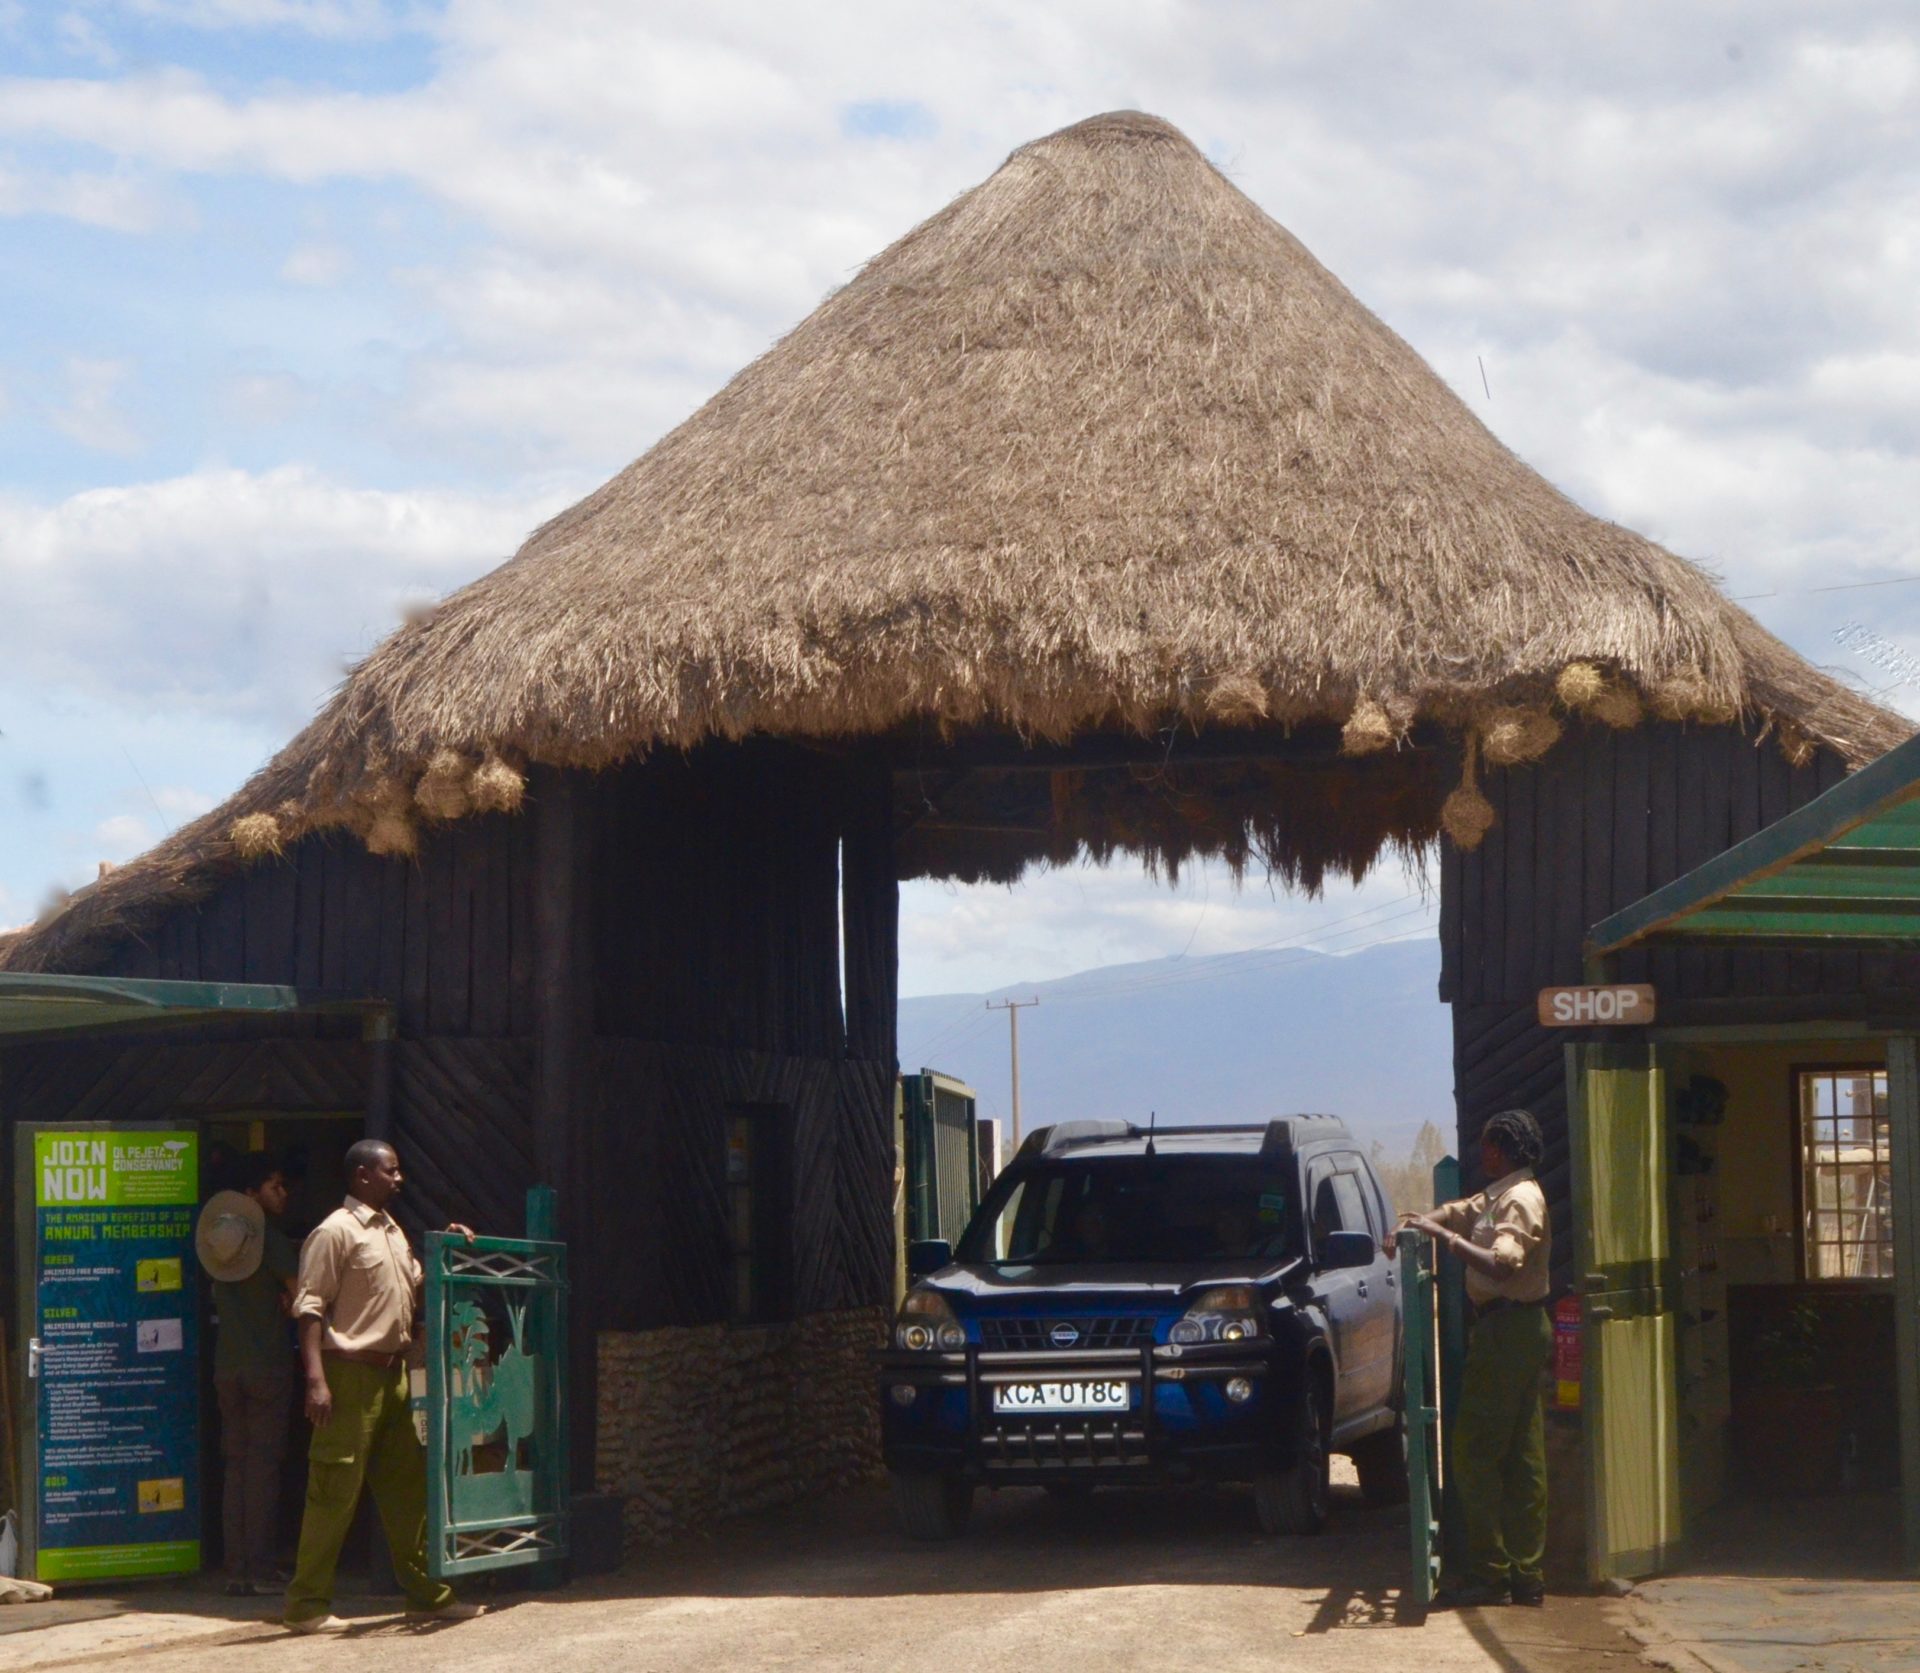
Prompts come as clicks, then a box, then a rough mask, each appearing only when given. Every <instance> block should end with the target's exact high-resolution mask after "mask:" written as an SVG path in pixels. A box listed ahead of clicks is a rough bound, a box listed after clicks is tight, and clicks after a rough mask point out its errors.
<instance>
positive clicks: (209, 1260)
mask: <svg viewBox="0 0 1920 1673" xmlns="http://www.w3.org/2000/svg"><path fill="white" fill-rule="evenodd" d="M233 1181H234V1185H235V1187H236V1189H233V1190H228V1191H220V1192H217V1193H216V1194H215V1195H214V1196H213V1197H212V1198H211V1199H210V1200H209V1201H208V1203H207V1206H206V1208H205V1209H204V1210H203V1211H202V1212H201V1215H200V1224H199V1228H198V1230H197V1232H196V1233H195V1244H196V1246H197V1248H198V1250H199V1255H200V1264H201V1265H202V1266H203V1267H204V1268H205V1269H206V1272H207V1276H208V1277H209V1278H211V1279H212V1280H213V1306H214V1316H215V1317H216V1319H217V1320H218V1321H219V1328H218V1331H217V1332H216V1334H215V1337H214V1346H213V1389H214V1394H215V1397H216V1398H217V1399H218V1401H219V1403H220V1457H221V1463H222V1466H223V1468H224V1470H225V1483H224V1486H223V1488H222V1492H221V1507H220V1508H221V1530H222V1533H223V1535H224V1538H225V1549H226V1561H227V1595H228V1596H229V1597H256V1596H258V1595H259V1594H260V1593H261V1592H263V1591H265V1590H266V1589H267V1588H268V1587H270V1586H271V1585H272V1584H273V1581H274V1579H275V1569H276V1559H277V1555H278V1552H277V1549H276V1547H277V1545H278V1541H277V1539H276V1537H275V1535H276V1529H275V1515H274V1506H275V1504H276V1503H277V1502H278V1500H279V1497H280V1460H281V1459H282V1458H283V1457H285V1456H286V1449H287V1419H288V1416H289V1415H290V1413H289V1411H288V1408H289V1406H290V1405H291V1403H292V1400H293V1338H292V1333H291V1332H290V1331H289V1329H288V1327H287V1311H288V1303H289V1301H290V1300H291V1299H292V1293H293V1281H294V1274H295V1272H296V1270H297V1269H298V1264H299V1255H298V1252H297V1251H296V1250H295V1249H294V1247H293V1244H292V1243H291V1242H289V1241H288V1239H287V1236H286V1234H285V1233H284V1232H282V1231H281V1230H280V1228H279V1226H278V1225H276V1224H275V1222H276V1221H277V1220H278V1219H279V1218H280V1216H281V1215H282V1214H284V1213H285V1212H286V1209H287V1181H286V1176H285V1174H284V1173H283V1172H282V1170H281V1167H280V1164H279V1163H278V1162H277V1161H275V1160H274V1158H273V1157H271V1156H269V1155H266V1154H264V1153H260V1154H255V1155H250V1156H246V1157H243V1158H242V1159H241V1161H240V1165H239V1167H238V1169H237V1170H236V1172H235V1173H234V1175H233ZM278 1577H279V1578H280V1579H282V1580H284V1579H285V1578H286V1576H285V1575H284V1574H281V1575H279V1576H278Z"/></svg>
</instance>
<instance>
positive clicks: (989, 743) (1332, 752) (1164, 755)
mask: <svg viewBox="0 0 1920 1673" xmlns="http://www.w3.org/2000/svg"><path fill="white" fill-rule="evenodd" d="M811 747H816V748H827V747H830V746H827V745H813V746H811ZM857 747H858V748H860V749H862V750H873V751H876V752H878V753H879V754H880V755H881V756H882V757H883V758H884V759H885V760H886V761H887V762H888V763H889V764H890V765H891V766H892V768H893V770H894V771H895V772H899V773H907V772H912V771H914V770H916V769H919V770H922V771H929V772H934V771H944V770H950V769H955V768H974V769H978V768H992V769H993V770H995V771H997V772H1009V773H1026V772H1033V773H1040V772H1053V771H1055V770H1056V769H1058V768H1062V767H1068V768H1074V769H1078V770H1080V771H1097V770H1099V769H1101V768H1106V767H1112V768H1123V767H1181V766H1197V765H1201V764H1205V763H1211V762H1232V761H1282V762H1285V761H1299V762H1325V761H1337V760H1340V759H1342V756H1341V753H1340V729H1339V727H1337V726H1332V725H1321V724H1315V725H1308V726H1296V727H1294V728H1293V729H1292V730H1291V731H1289V730H1287V729H1285V728H1282V727H1279V726H1222V727H1216V728H1210V729H1208V730H1206V731H1198V732H1197V731H1195V730H1194V729H1193V728H1192V727H1191V726H1189V725H1187V724H1185V723H1184V722H1183V723H1182V724H1181V725H1180V726H1178V727H1172V728H1169V729H1168V730H1167V731H1165V732H1157V733H1153V734H1150V735H1148V736H1146V737H1141V736H1140V735H1138V734H1137V733H1131V732H1089V733H1085V734H1083V735H1082V736H1080V737H1078V738H1075V739H1073V740H1072V741H1071V742H1069V743H1045V742H1037V741H1029V740H1023V739H1022V738H1020V737H1019V736H1018V735H1017V734H1015V733H1012V732H989V731H978V732H963V733H958V734H956V735H955V736H953V737H950V738H942V737H941V736H940V735H939V734H938V733H937V732H935V731H932V730H931V729H929V730H928V731H927V732H925V733H923V734H918V735H908V734H903V733H888V734H885V735H883V736H881V737H879V738H875V739H863V740H862V741H861V742H860V744H859V745H858V746H857ZM1445 747H1446V738H1445V735H1444V734H1443V733H1442V732H1441V731H1440V730H1439V729H1438V728H1436V727H1433V726H1429V725H1426V724H1425V723H1422V724H1420V725H1417V726H1415V727H1414V728H1413V730H1412V732H1411V733H1410V734H1409V735H1408V738H1407V740H1406V742H1405V743H1403V744H1402V745H1401V746H1400V749H1399V751H1398V753H1400V754H1403V755H1411V754H1415V753H1418V752H1422V751H1432V750H1437V749H1443V748H1445Z"/></svg>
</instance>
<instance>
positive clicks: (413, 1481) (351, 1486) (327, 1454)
mask: <svg viewBox="0 0 1920 1673" xmlns="http://www.w3.org/2000/svg"><path fill="white" fill-rule="evenodd" d="M325 1365H326V1370H327V1387H329V1388H330V1389H332V1390H333V1416H332V1417H331V1418H329V1419H328V1420H327V1421H326V1423H324V1424H322V1425H321V1426H320V1427H319V1428H318V1429H316V1430H314V1432H313V1442H312V1444H311V1445H310V1446H309V1447H308V1448H307V1503H306V1509H305V1511H304V1512H303V1513H302V1515H301V1518H300V1554H299V1555H298V1556H297V1557H296V1558H295V1559H294V1564H293V1582H292V1584H291V1585H289V1586H288V1587H287V1612H286V1618H287V1619H288V1620H289V1621H310V1620H314V1619H316V1618H318V1617H319V1616H321V1615H328V1614H331V1613H332V1612H333V1571H334V1568H335V1566H336V1565H337V1564H338V1563H339V1561H340V1545H341V1542H342V1541H343V1540H345V1538H346V1537H347V1530H348V1529H349V1528H351V1527H352V1526H353V1513H354V1511H355V1510H357V1509H358V1508H359V1504H360V1489H361V1487H362V1485H365V1486H368V1487H371V1488H372V1489H373V1502H374V1504H375V1506H377V1507H378V1509H379V1511H380V1522H381V1525H382V1526H383V1527H384V1528H385V1529H386V1531H387V1545H388V1548H389V1549H390V1550H391V1551H392V1553H393V1572H394V1576H395V1578H397V1579H398V1580H399V1582H400V1589H401V1590H402V1591H404V1592H405V1593H406V1594H407V1601H408V1602H409V1603H410V1604H411V1605H412V1606H413V1607H414V1608H415V1609H440V1608H443V1607H445V1606H446V1605H447V1604H449V1603H451V1602H452V1601H453V1591H452V1588H451V1587H449V1586H448V1585H447V1584H446V1582H445V1581H443V1580H435V1579H434V1578H433V1577H432V1576H431V1575H429V1574H428V1573H427V1454H426V1449H425V1448H424V1447H422V1446H421V1444H420V1438H419V1437H418V1436H417V1435H416V1434H415V1433H414V1430H413V1417H412V1414H411V1413H410V1412H409V1411H408V1410H407V1372H406V1367H405V1366H396V1367H395V1368H394V1369H393V1370H391V1371H382V1370H380V1369H379V1368H377V1367H376V1366H372V1365H356V1364H354V1363H352V1362H351V1361H350V1360H344V1359H334V1358H331V1357H329V1358H328V1359H327V1360H326V1361H325Z"/></svg>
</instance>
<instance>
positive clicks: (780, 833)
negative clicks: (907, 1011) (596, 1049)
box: [592, 742, 845, 1058]
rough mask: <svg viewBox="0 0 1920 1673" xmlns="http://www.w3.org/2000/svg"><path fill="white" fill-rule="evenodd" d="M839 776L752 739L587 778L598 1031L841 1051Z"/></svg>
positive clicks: (828, 765) (801, 755)
mask: <svg viewBox="0 0 1920 1673" xmlns="http://www.w3.org/2000/svg"><path fill="white" fill-rule="evenodd" d="M841 779H842V775H841V771H840V766H839V763H838V762H836V761H834V760H831V759H826V758H821V757H816V756H812V755H809V754H808V753H807V752H805V751H803V750H800V749H797V748H794V747H792V746H790V745H781V744H777V743H772V742H749V743H746V744H739V745H733V746H730V747H726V748H720V747H714V748H705V749H700V750H696V751H693V752H692V753H691V754H689V755H684V756H682V755H657V756H655V757H653V758H652V759H651V760H649V761H648V762H646V763H645V764H644V765H643V766H641V767H638V768H629V769H625V770H623V771H620V772H617V773H608V774H605V775H602V776H601V777H600V778H598V779H596V780H595V781H594V784H593V787H594V792H595V793H594V797H593V806H592V818H593V820H594V831H593V838H592V840H593V843H594V847H595V850H596V852H597V854H598V856H599V864H598V874H597V876H596V879H595V889H594V908H593V917H594V923H595V928H596V932H597V934H596V942H597V945H596V948H595V967H594V969H595V983H594V1008H595V1023H596V1031H597V1032H598V1033H600V1034H602V1035H606V1036H609V1037H612V1038H616V1039H645V1040H672V1041H676V1042H679V1043H681V1044H684V1045H701V1046H727V1047H735V1048H739V1049H742V1050H749V1051H762V1052H776V1053H783V1054H792V1055H799V1056H820V1057H827V1058H838V1057H839V1056H841V1055H842V1053H843V1051H844V1049H845V1045H844V1030H843V1021H842V1016H841V1003H840V926H839V923H838V915H839V904H838V890H837V884H838V875H837V866H838V863H839V861H838V849H839V841H840V828H839V826H840V817H839V814H838V812H837V803H838V797H839V792H840V788H841Z"/></svg>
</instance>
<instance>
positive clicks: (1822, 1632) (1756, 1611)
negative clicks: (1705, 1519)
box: [1630, 1575, 1920, 1673]
mask: <svg viewBox="0 0 1920 1673" xmlns="http://www.w3.org/2000/svg"><path fill="white" fill-rule="evenodd" d="M1630 1602H1631V1606H1632V1609H1633V1613H1634V1617H1635V1624H1634V1626H1633V1629H1632V1630H1633V1633H1634V1636H1635V1638H1637V1639H1639V1640H1640V1641H1641V1642H1642V1643H1644V1644H1645V1645H1646V1646H1647V1649H1648V1652H1649V1659H1650V1660H1653V1661H1655V1662H1658V1663H1662V1664H1664V1665H1666V1666H1669V1667H1672V1668H1676V1669H1681V1670H1684V1673H1693V1670H1695V1669H1701V1668H1706V1669H1711V1670H1712V1673H1917V1670H1920V1583H1915V1582H1913V1581H1901V1580H1877V1581H1842V1580H1782V1579H1774V1578H1756V1577H1751V1576H1735V1575H1709V1576H1701V1577H1695V1578H1680V1579H1673V1580H1653V1581H1649V1582H1647V1583H1646V1584H1645V1585H1642V1586H1640V1587H1639V1588H1638V1589H1637V1590H1636V1592H1635V1594H1634V1596H1633V1598H1632V1599H1631V1600H1630Z"/></svg>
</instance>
